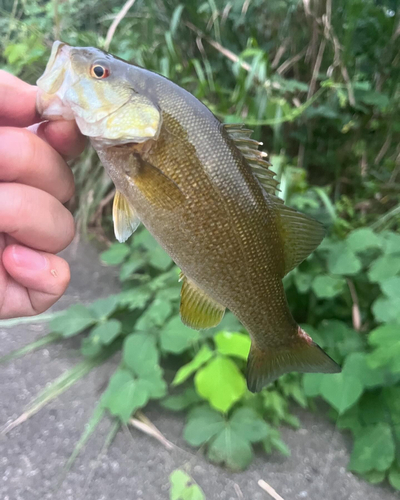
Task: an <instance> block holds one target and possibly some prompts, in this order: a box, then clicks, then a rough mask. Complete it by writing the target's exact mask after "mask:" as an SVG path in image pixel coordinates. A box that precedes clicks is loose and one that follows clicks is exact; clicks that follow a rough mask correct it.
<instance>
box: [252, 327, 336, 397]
mask: <svg viewBox="0 0 400 500" xmlns="http://www.w3.org/2000/svg"><path fill="white" fill-rule="evenodd" d="M298 333H299V337H298V341H295V342H293V343H292V344H291V345H288V346H287V347H281V348H279V349H278V348H271V349H268V350H267V351H264V350H261V349H259V348H258V347H257V346H256V345H255V344H254V342H253V343H252V344H251V349H250V354H249V358H248V362H247V387H248V389H249V391H251V392H259V391H261V389H262V388H263V387H264V386H266V385H268V384H269V383H271V382H273V381H274V380H276V379H277V378H278V377H280V376H281V375H283V374H284V373H288V372H292V371H296V372H302V373H339V372H340V370H341V368H340V366H339V365H338V364H337V363H336V362H335V361H334V360H333V359H332V358H330V357H329V356H328V355H327V354H326V353H325V352H324V351H323V350H322V349H321V348H320V347H319V346H318V345H317V344H316V343H315V342H313V341H312V339H311V337H309V336H308V335H307V334H306V332H304V330H302V329H301V328H300V327H298Z"/></svg>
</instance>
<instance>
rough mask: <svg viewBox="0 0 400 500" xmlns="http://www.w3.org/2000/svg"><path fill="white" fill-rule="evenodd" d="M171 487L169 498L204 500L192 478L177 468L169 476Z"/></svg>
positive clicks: (175, 499)
mask: <svg viewBox="0 0 400 500" xmlns="http://www.w3.org/2000/svg"><path fill="white" fill-rule="evenodd" d="M169 481H170V483H171V489H170V492H169V495H170V496H169V498H170V500H206V497H205V496H204V493H203V492H202V490H201V488H200V487H199V486H198V485H197V484H193V479H192V478H191V477H190V476H189V475H188V474H186V473H185V472H183V471H181V470H179V469H177V470H174V471H173V472H172V474H171V475H170V476H169Z"/></svg>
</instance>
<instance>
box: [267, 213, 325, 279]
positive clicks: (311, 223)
mask: <svg viewBox="0 0 400 500" xmlns="http://www.w3.org/2000/svg"><path fill="white" fill-rule="evenodd" d="M276 209H277V212H278V214H279V221H278V227H279V231H280V234H281V237H282V241H283V253H284V260H285V274H287V273H288V272H289V271H291V270H292V269H293V268H295V267H296V266H298V265H299V264H300V262H302V261H303V260H304V259H305V258H306V257H308V256H309V255H310V253H311V252H313V251H314V250H315V249H316V248H317V246H318V245H319V244H320V243H321V241H322V239H323V238H324V236H325V228H324V226H323V225H322V224H321V223H320V222H318V221H316V220H314V219H311V218H310V217H307V215H304V214H302V213H300V212H297V211H296V210H294V209H293V208H290V207H287V206H285V205H283V204H282V205H280V204H279V205H277V207H276Z"/></svg>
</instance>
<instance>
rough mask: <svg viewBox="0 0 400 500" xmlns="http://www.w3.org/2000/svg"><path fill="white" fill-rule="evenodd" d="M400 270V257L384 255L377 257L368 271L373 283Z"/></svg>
mask: <svg viewBox="0 0 400 500" xmlns="http://www.w3.org/2000/svg"><path fill="white" fill-rule="evenodd" d="M399 271H400V258H399V257H398V256H396V255H383V256H382V257H379V259H376V260H375V261H374V263H373V264H372V265H371V267H370V269H369V271H368V277H369V279H370V280H371V281H372V282H373V283H380V282H382V281H385V280H387V279H388V278H391V277H392V276H394V275H395V274H397V273H398V272H399Z"/></svg>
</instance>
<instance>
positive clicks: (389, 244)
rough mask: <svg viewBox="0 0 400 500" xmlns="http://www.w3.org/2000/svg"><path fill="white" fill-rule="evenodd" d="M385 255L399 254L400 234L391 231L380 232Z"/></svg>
mask: <svg viewBox="0 0 400 500" xmlns="http://www.w3.org/2000/svg"><path fill="white" fill-rule="evenodd" d="M382 234H383V237H384V245H383V246H384V252H385V254H400V234H398V233H395V232H393V231H385V232H382Z"/></svg>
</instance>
